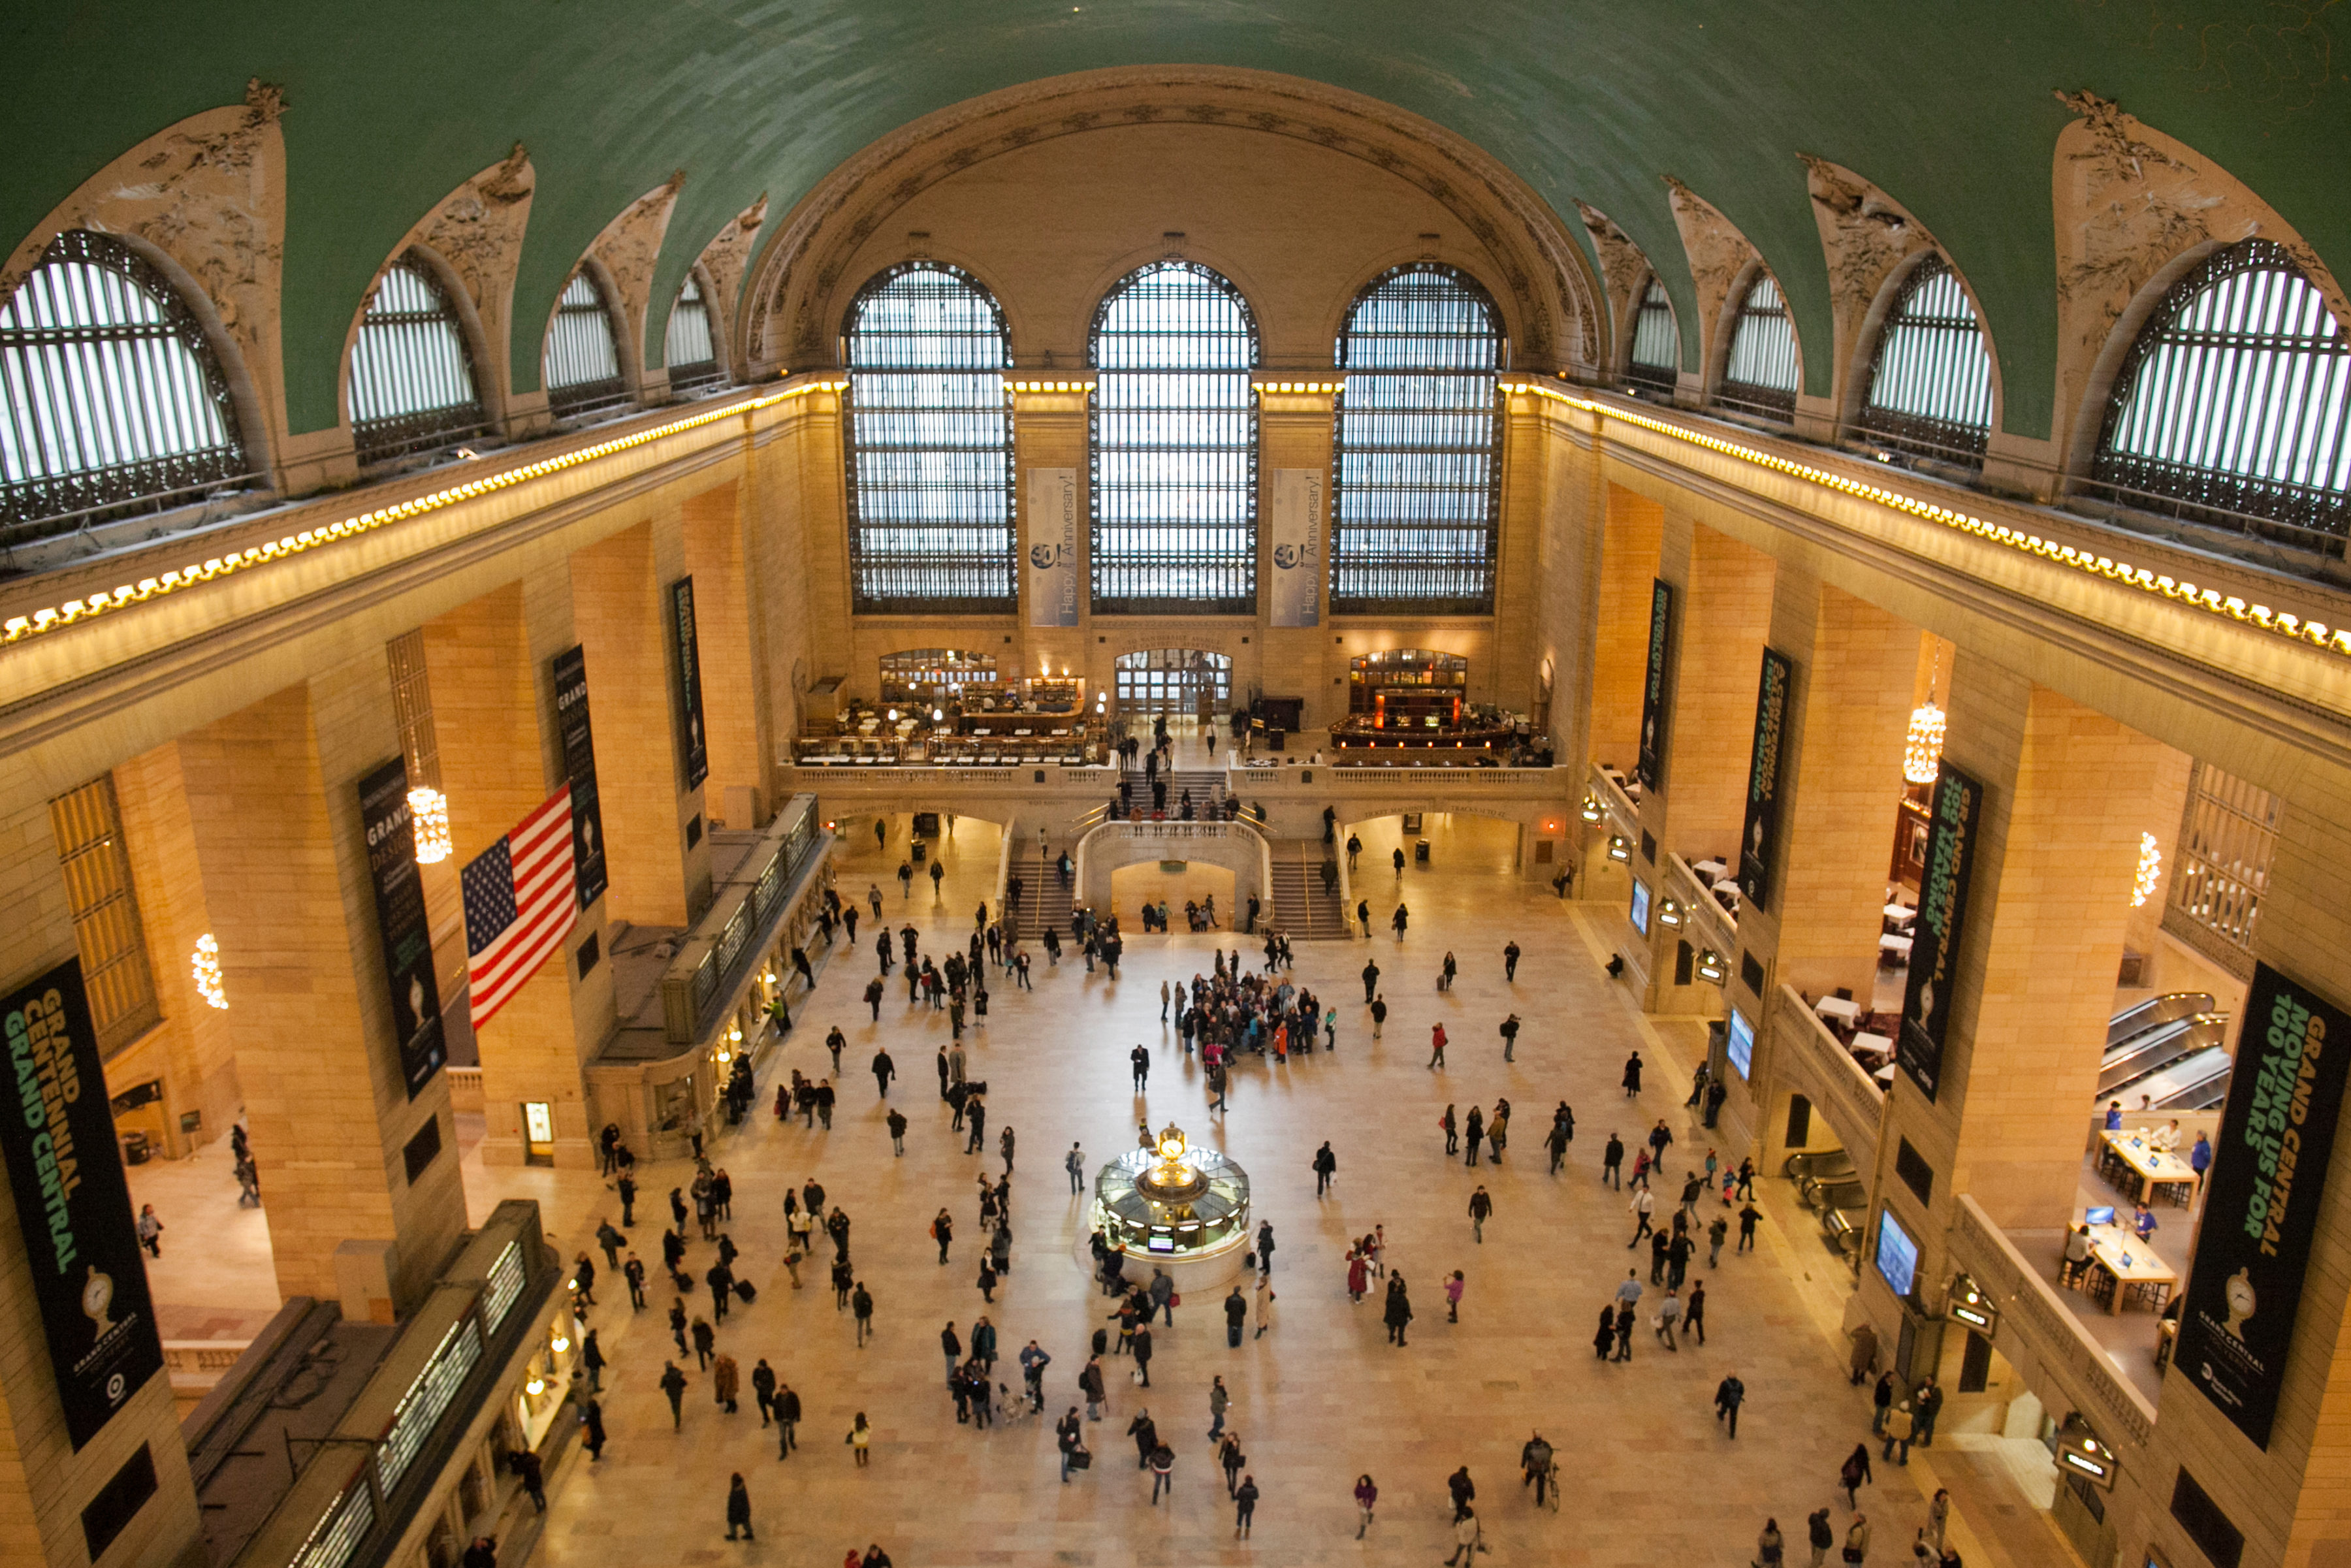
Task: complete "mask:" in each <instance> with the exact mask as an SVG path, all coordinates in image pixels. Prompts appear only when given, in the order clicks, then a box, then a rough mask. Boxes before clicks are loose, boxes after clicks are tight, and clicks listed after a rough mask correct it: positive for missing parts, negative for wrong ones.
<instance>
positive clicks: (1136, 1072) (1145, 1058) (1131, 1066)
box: [1126, 1042, 1151, 1094]
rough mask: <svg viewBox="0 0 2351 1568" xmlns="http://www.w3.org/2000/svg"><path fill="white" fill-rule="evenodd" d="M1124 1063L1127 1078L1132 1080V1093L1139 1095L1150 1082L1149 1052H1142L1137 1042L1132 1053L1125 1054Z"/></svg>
mask: <svg viewBox="0 0 2351 1568" xmlns="http://www.w3.org/2000/svg"><path fill="white" fill-rule="evenodd" d="M1126 1062H1127V1072H1128V1076H1130V1077H1132V1078H1133V1079H1134V1092H1136V1093H1137V1094H1140V1093H1142V1092H1144V1088H1145V1086H1146V1085H1148V1084H1149V1083H1150V1082H1151V1052H1149V1051H1145V1050H1144V1049H1143V1046H1142V1045H1141V1043H1140V1042H1138V1043H1137V1044H1136V1046H1135V1048H1134V1050H1133V1051H1128V1052H1127V1053H1126Z"/></svg>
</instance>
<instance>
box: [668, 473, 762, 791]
mask: <svg viewBox="0 0 2351 1568" xmlns="http://www.w3.org/2000/svg"><path fill="white" fill-rule="evenodd" d="M684 528H685V536H684V538H685V570H687V571H688V572H689V573H691V574H692V575H693V578H694V609H695V620H696V622H698V624H699V626H700V639H701V643H702V706H703V712H704V716H705V722H706V727H707V729H708V732H709V737H710V781H709V782H708V783H707V784H706V785H705V786H704V787H703V798H704V800H705V803H706V804H707V805H708V807H709V809H710V811H711V813H712V815H713V816H714V817H715V818H716V820H717V821H721V822H724V823H725V824H726V826H728V827H730V828H737V829H745V830H748V829H753V828H758V827H759V826H761V825H763V824H764V823H765V822H766V821H767V820H768V816H769V815H770V814H771V813H772V812H773V811H774V810H775V802H774V801H773V800H770V799H768V788H767V778H768V775H767V770H766V768H764V767H763V766H762V765H761V761H760V758H762V757H763V756H765V755H767V754H768V752H769V751H770V750H772V749H773V745H774V743H773V739H772V737H770V735H769V733H768V724H767V722H766V714H767V704H766V703H765V702H764V701H763V700H762V698H763V697H764V695H766V693H767V690H768V682H767V679H766V672H765V670H764V668H763V667H762V665H761V664H760V662H759V661H758V659H757V658H755V657H754V656H753V654H752V623H751V606H750V590H749V585H748V584H747V581H746V580H745V574H744V561H743V511H742V506H741V497H740V494H739V490H738V486H737V484H736V483H735V482H733V481H729V482H728V483H726V484H725V485H721V486H718V487H717V488H716V489H713V490H705V491H704V492H703V493H702V494H700V495H699V496H694V497H688V498H687V500H686V503H685V509H684Z"/></svg>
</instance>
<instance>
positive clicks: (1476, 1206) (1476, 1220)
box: [1469, 1183, 1494, 1245]
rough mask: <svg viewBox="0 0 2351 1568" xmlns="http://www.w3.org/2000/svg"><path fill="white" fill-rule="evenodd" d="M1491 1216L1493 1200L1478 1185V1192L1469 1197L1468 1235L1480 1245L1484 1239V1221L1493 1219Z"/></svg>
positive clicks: (1484, 1189)
mask: <svg viewBox="0 0 2351 1568" xmlns="http://www.w3.org/2000/svg"><path fill="white" fill-rule="evenodd" d="M1493 1214H1494V1199H1493V1197H1491V1195H1489V1193H1488V1192H1487V1191H1486V1188H1485V1186H1484V1184H1482V1183H1480V1184H1479V1187H1478V1190H1477V1191H1475V1192H1473V1193H1471V1194H1470V1195H1469V1234H1470V1237H1471V1239H1473V1240H1475V1241H1477V1242H1479V1244H1480V1245H1483V1244H1484V1242H1485V1239H1486V1221H1487V1220H1489V1218H1493Z"/></svg>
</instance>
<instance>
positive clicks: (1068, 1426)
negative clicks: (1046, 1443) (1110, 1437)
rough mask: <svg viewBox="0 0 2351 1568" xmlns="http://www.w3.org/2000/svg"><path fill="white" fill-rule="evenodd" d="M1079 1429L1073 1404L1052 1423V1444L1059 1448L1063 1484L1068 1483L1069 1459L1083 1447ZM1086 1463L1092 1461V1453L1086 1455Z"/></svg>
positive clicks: (1076, 1408)
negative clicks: (1066, 1413) (1064, 1414)
mask: <svg viewBox="0 0 2351 1568" xmlns="http://www.w3.org/2000/svg"><path fill="white" fill-rule="evenodd" d="M1081 1431H1082V1428H1081V1427H1080V1426H1079V1425H1078V1407H1077V1406H1074V1405H1072V1406H1070V1413H1069V1414H1068V1415H1066V1416H1062V1417H1061V1419H1060V1420H1059V1421H1056V1422H1054V1423H1053V1446H1054V1447H1055V1448H1059V1449H1060V1450H1061V1484H1062V1485H1063V1486H1068V1485H1069V1484H1070V1461H1071V1459H1072V1458H1075V1457H1076V1456H1077V1455H1078V1454H1079V1453H1081V1452H1082V1451H1083V1450H1084V1448H1085V1446H1086V1444H1085V1439H1084V1437H1081V1435H1080V1434H1081ZM1086 1463H1087V1464H1089V1465H1091V1464H1092V1463H1093V1456H1092V1455H1091V1454H1089V1455H1087V1456H1086Z"/></svg>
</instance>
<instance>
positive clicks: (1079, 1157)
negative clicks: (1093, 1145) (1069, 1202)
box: [1061, 1144, 1086, 1194]
mask: <svg viewBox="0 0 2351 1568" xmlns="http://www.w3.org/2000/svg"><path fill="white" fill-rule="evenodd" d="M1061 1168H1062V1169H1063V1170H1065V1171H1067V1172H1069V1173H1070V1191H1071V1193H1072V1194H1077V1193H1082V1192H1084V1191H1085V1190H1086V1156H1085V1151H1083V1150H1082V1149H1081V1148H1079V1147H1078V1145H1075V1144H1071V1145H1070V1152H1069V1153H1068V1154H1066V1155H1063V1156H1061Z"/></svg>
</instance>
